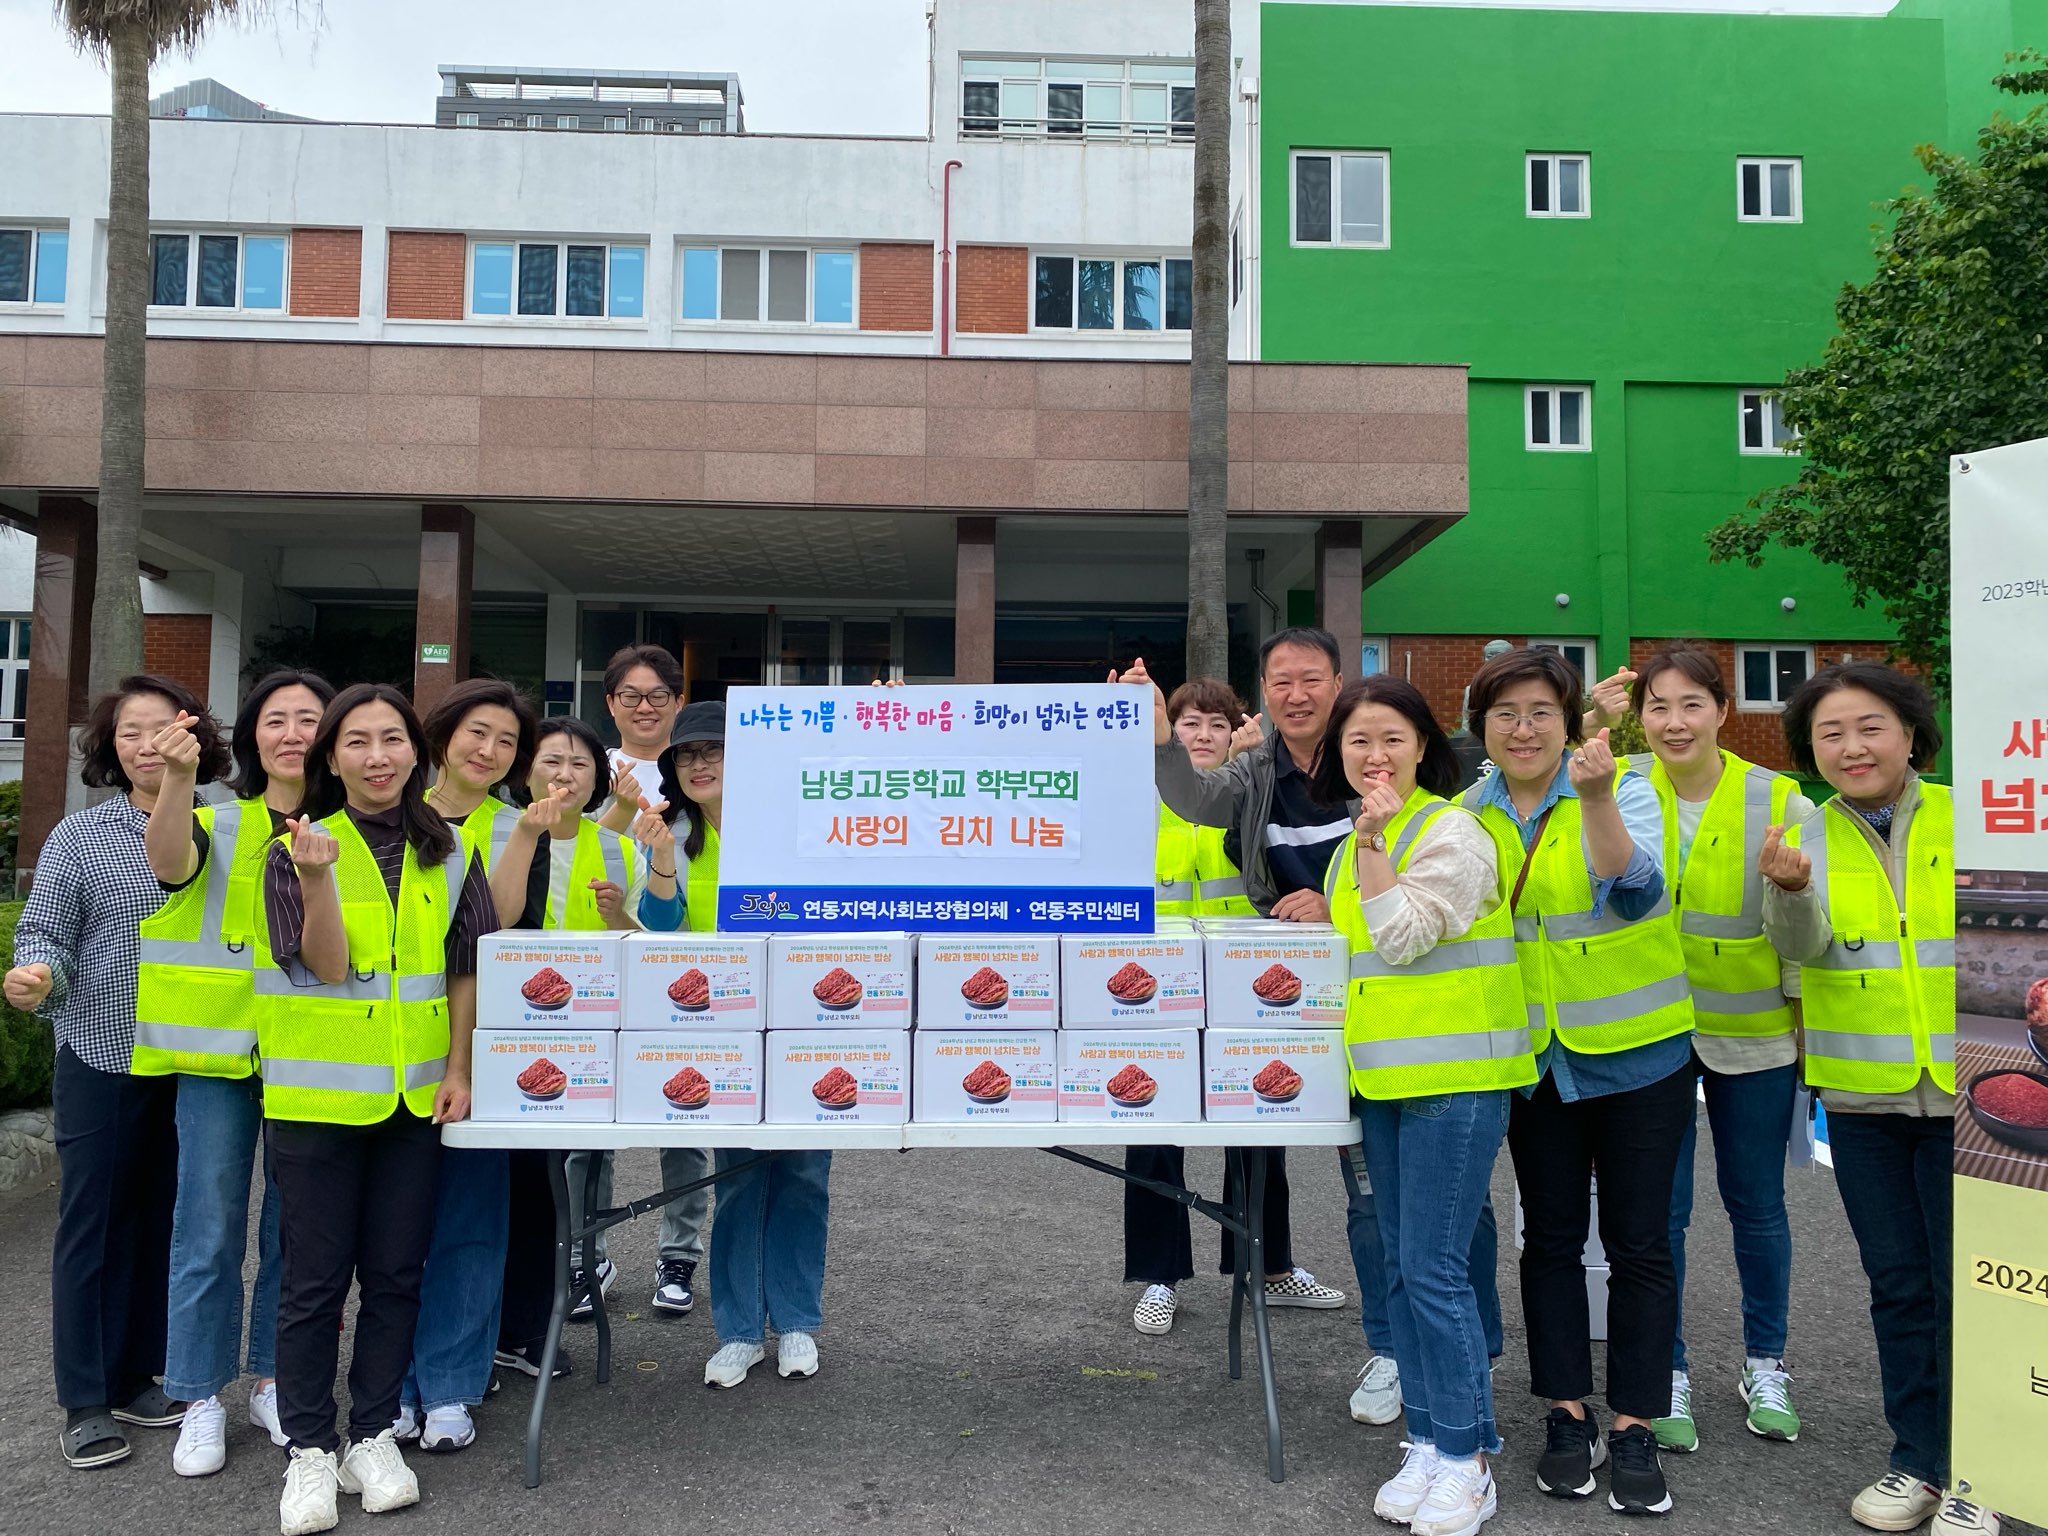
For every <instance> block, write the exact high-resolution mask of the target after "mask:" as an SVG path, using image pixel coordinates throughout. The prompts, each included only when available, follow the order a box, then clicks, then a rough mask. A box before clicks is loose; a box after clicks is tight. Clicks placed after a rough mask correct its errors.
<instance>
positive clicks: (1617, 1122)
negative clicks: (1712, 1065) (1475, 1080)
mask: <svg viewBox="0 0 2048 1536" xmlns="http://www.w3.org/2000/svg"><path fill="white" fill-rule="evenodd" d="M1692 1118H1693V1073H1692V1064H1691V1063H1690V1062H1688V1063H1687V1064H1686V1066H1685V1067H1684V1068H1683V1069H1682V1070H1680V1071H1677V1072H1674V1073H1672V1074H1671V1075H1670V1076H1669V1077H1666V1078H1662V1079H1660V1080H1659V1081H1657V1082H1654V1083H1647V1084H1645V1085H1644V1086H1643V1087H1641V1088H1632V1089H1630V1090H1629V1091H1628V1092H1626V1093H1610V1094H1606V1095H1604V1096H1602V1097H1600V1098H1597V1099H1580V1100H1578V1101H1576V1102H1574V1103H1571V1104H1567V1103H1565V1102H1564V1101H1563V1100H1562V1099H1560V1098H1559V1097H1558V1093H1557V1084H1556V1082H1555V1080H1554V1079H1552V1078H1551V1077H1550V1076H1549V1075H1548V1074H1545V1076H1544V1078H1543V1081H1542V1082H1540V1083H1538V1084H1537V1085H1536V1092H1535V1093H1534V1095H1533V1096H1531V1097H1529V1098H1526V1099H1525V1098H1523V1097H1522V1096H1521V1095H1520V1094H1516V1095H1515V1098H1514V1103H1513V1105H1512V1107H1511V1108H1510V1110H1509V1114H1508V1150H1509V1151H1510V1152H1511V1153H1512V1154H1513V1155H1514V1159H1515V1181H1516V1183H1517V1184H1519V1185H1520V1186H1521V1192H1522V1230H1523V1246H1522V1313H1523V1318H1524V1320H1525V1322H1526V1323H1527V1325H1528V1329H1529V1390H1530V1391H1532V1392H1534V1393H1535V1394H1536V1395H1537V1396H1538V1397H1541V1398H1548V1399H1550V1400H1552V1401H1554V1402H1576V1401H1578V1400H1579V1399H1581V1398H1584V1397H1586V1396H1587V1395H1588V1394H1590V1393H1591V1392H1592V1390H1593V1344H1592V1339H1591V1337H1590V1333H1591V1322H1590V1319H1589V1317H1588V1315H1587V1310H1586V1272H1585V1261H1584V1254H1585V1248H1586V1235H1587V1231H1588V1228H1589V1226H1590V1223H1591V1196H1592V1181H1593V1176H1594V1175H1595V1174H1596V1173H1597V1174H1598V1175H1599V1179H1600V1241H1601V1244H1602V1245H1603V1246H1604V1247H1605V1248H1606V1249H1607V1262H1608V1265H1609V1267H1610V1273H1609V1276H1608V1282H1607V1406H1608V1407H1609V1408H1611V1409H1613V1410H1614V1412H1616V1413H1618V1414H1627V1415H1629V1416H1630V1417H1633V1418H1638V1419H1654V1418H1659V1417H1661V1416H1662V1415H1664V1414H1665V1413H1667V1412H1669V1411H1670V1406H1671V1341H1672V1337H1673V1335H1674V1334H1675V1333H1676V1332H1677V1330H1678V1278H1677V1275H1676V1273H1675V1272H1674V1271H1673V1269H1672V1264H1671V1181H1672V1178H1673V1176H1674V1175H1675V1174H1676V1172H1677V1170H1678V1148H1679V1144H1680V1143H1681V1142H1682V1141H1683V1140H1684V1138H1685V1128H1686V1126H1687V1125H1689V1124H1690V1123H1691V1122H1692Z"/></svg>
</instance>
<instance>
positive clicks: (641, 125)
mask: <svg viewBox="0 0 2048 1536" xmlns="http://www.w3.org/2000/svg"><path fill="white" fill-rule="evenodd" d="M633 126H634V127H635V128H637V129H639V130H640V131H641V132H642V133H652V132H654V130H655V129H657V128H659V127H660V126H661V124H659V123H657V122H656V121H655V120H654V119H653V118H651V117H643V118H641V119H640V120H639V121H638V122H636V123H634V124H633Z"/></svg>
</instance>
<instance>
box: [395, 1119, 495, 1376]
mask: <svg viewBox="0 0 2048 1536" xmlns="http://www.w3.org/2000/svg"><path fill="white" fill-rule="evenodd" d="M511 1168H512V1165H511V1161H510V1159H509V1158H508V1156H507V1154H506V1153H505V1150H504V1149H503V1148H502V1147H449V1148H446V1149H445V1150H443V1152H442V1154H441V1176H440V1183H439V1185H438V1186H437V1187H436V1189H435V1194H434V1240H433V1243H432V1245H431V1246H429V1247H428V1249H427V1268H426V1273H425V1275H424V1276H423V1277H422V1278H421V1280H420V1319H419V1322H418V1323H417V1324H415V1325H414V1328H413V1336H412V1368H411V1369H410V1370H408V1371H407V1372H406V1373H405V1385H404V1386H402V1387H401V1388H400V1389H399V1393H398V1396H399V1401H400V1403H401V1404H402V1405H404V1406H405V1407H408V1408H423V1409H427V1410H432V1409H435V1408H446V1407H449V1406H450V1405H452V1404H455V1403H463V1404H466V1405H468V1406H470V1407H472V1408H473V1407H475V1406H476V1405H477V1404H478V1403H480V1402H482V1401H483V1400H484V1394H485V1393H486V1392H487V1391H489V1390H490V1385H491V1362H492V1360H493V1359H494V1358H495V1357H496V1355H497V1351H498V1307H499V1304H500V1303H501V1302H502V1301H503V1300H504V1294H505V1240H506V1235H507V1233H508V1232H509V1231H510V1230H511V1225H512V1204H511V1187H512V1173H511Z"/></svg>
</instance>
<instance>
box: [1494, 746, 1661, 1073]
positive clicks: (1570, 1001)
mask: <svg viewBox="0 0 2048 1536" xmlns="http://www.w3.org/2000/svg"><path fill="white" fill-rule="evenodd" d="M1620 778H1621V776H1620V774H1616V775H1615V781H1616V783H1617V784H1618V783H1619V782H1620ZM1485 788H1486V781H1485V780H1481V781H1480V782H1479V783H1477V784H1475V785H1473V786H1472V788H1470V789H1468V790H1467V791H1465V794H1464V796H1463V798H1462V800H1461V801H1460V803H1461V804H1462V805H1464V806H1465V808H1466V809H1467V810H1470V811H1472V812H1474V813H1475V814H1476V815H1477V816H1478V817H1479V823H1480V825H1481V826H1483V827H1485V828H1486V830H1487V831H1488V832H1490V833H1491V834H1492V835H1493V844H1494V847H1495V848H1497V849H1498V850H1499V851H1500V873H1501V880H1502V883H1503V884H1504V885H1505V887H1506V888H1507V889H1508V890H1510V891H1512V890H1514V888H1515V882H1516V881H1517V880H1518V879H1520V878H1521V873H1522V866H1523V865H1524V864H1525V863H1526V864H1528V865H1529V866H1530V868H1529V877H1528V879H1527V880H1526V881H1525V882H1524V883H1523V885H1522V894H1521V899H1520V900H1518V901H1517V902H1516V903H1515V911H1514V917H1515V950H1516V953H1517V955H1518V956H1519V957H1520V960H1521V965H1522V983H1523V987H1524V990H1525V991H1526V992H1527V994H1528V1002H1529V1026H1530V1030H1531V1032H1532V1034H1533V1036H1534V1044H1535V1047H1536V1050H1537V1052H1538V1054H1541V1053H1542V1052H1543V1051H1544V1050H1545V1049H1546V1048H1547V1047H1548V1046H1549V1044H1550V1038H1551V1035H1552V1033H1553V1032H1554V1033H1555V1034H1556V1036H1557V1038H1558V1040H1559V1041H1560V1042H1561V1043H1562V1044H1563V1045H1564V1046H1565V1048H1566V1049H1567V1050H1572V1051H1577V1052H1579V1053H1581V1054H1583V1055H1596V1056H1597V1055H1607V1054H1610V1053H1612V1052H1615V1051H1627V1050H1633V1049H1634V1048H1635V1047H1637V1046H1639V1045H1650V1044H1652V1043H1654V1042H1656V1041H1658V1040H1668V1039H1670V1038H1671V1037H1672V1036H1673V1035H1682V1034H1686V1033H1688V1032H1689V1031H1690V1030H1691V1029H1692V1018H1693V1015H1692V988H1691V985H1690V983H1689V982H1688V980H1687V978H1686V974H1685V953H1684V951H1683V950H1681V949H1680V948H1679V944H1678V924H1677V923H1676V922H1674V921H1673V920H1672V907H1671V893H1670V891H1669V890H1668V889H1667V890H1666V891H1665V893H1664V897H1663V899H1662V900H1660V901H1659V902H1658V903H1657V906H1656V908H1655V910H1653V911H1652V912H1651V913H1650V914H1649V915H1648V916H1647V917H1644V918H1641V919H1639V920H1637V921H1636V922H1632V923H1631V922H1626V921H1624V920H1623V919H1621V918H1619V917H1616V916H1615V915H1614V914H1613V913H1612V912H1605V911H1603V912H1602V913H1601V915H1600V916H1598V917H1595V916H1594V915H1593V877H1592V875H1591V874H1589V873H1588V872H1587V869H1586V854H1585V849H1584V845H1583V843H1582V842H1581V839H1580V828H1581V821H1580V809H1579V801H1578V797H1577V796H1575V795H1565V796H1563V797H1562V798H1560V799H1559V800H1558V801H1557V803H1556V806H1555V807H1554V808H1553V809H1552V811H1551V813H1550V820H1549V821H1548V822H1547V823H1546V824H1545V826H1544V829H1543V836H1542V838H1541V840H1540V841H1539V842H1538V844H1537V846H1536V847H1535V848H1534V849H1533V850H1528V851H1525V850H1524V849H1523V847H1522V829H1521V828H1520V827H1519V826H1517V825H1516V824H1515V819H1514V817H1512V816H1510V815H1509V814H1508V813H1507V812H1506V811H1505V810H1504V809H1502V808H1501V807H1500V806H1497V805H1487V806H1482V805H1481V804H1480V796H1481V794H1482V793H1483V792H1484V791H1485Z"/></svg>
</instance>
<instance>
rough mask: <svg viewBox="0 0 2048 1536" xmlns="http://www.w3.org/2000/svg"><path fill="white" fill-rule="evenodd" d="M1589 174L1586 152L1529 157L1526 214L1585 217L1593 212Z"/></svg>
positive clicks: (1589, 162)
mask: <svg viewBox="0 0 2048 1536" xmlns="http://www.w3.org/2000/svg"><path fill="white" fill-rule="evenodd" d="M1591 173H1592V161H1591V160H1590V159H1588V158H1587V157H1586V156H1585V155H1531V156H1529V217H1530V218H1532V219H1583V218H1586V217H1587V216H1588V215H1589V214H1591V212H1592V211H1593V200H1592V188H1591V185H1590V183H1591V179H1592V178H1591Z"/></svg>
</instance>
